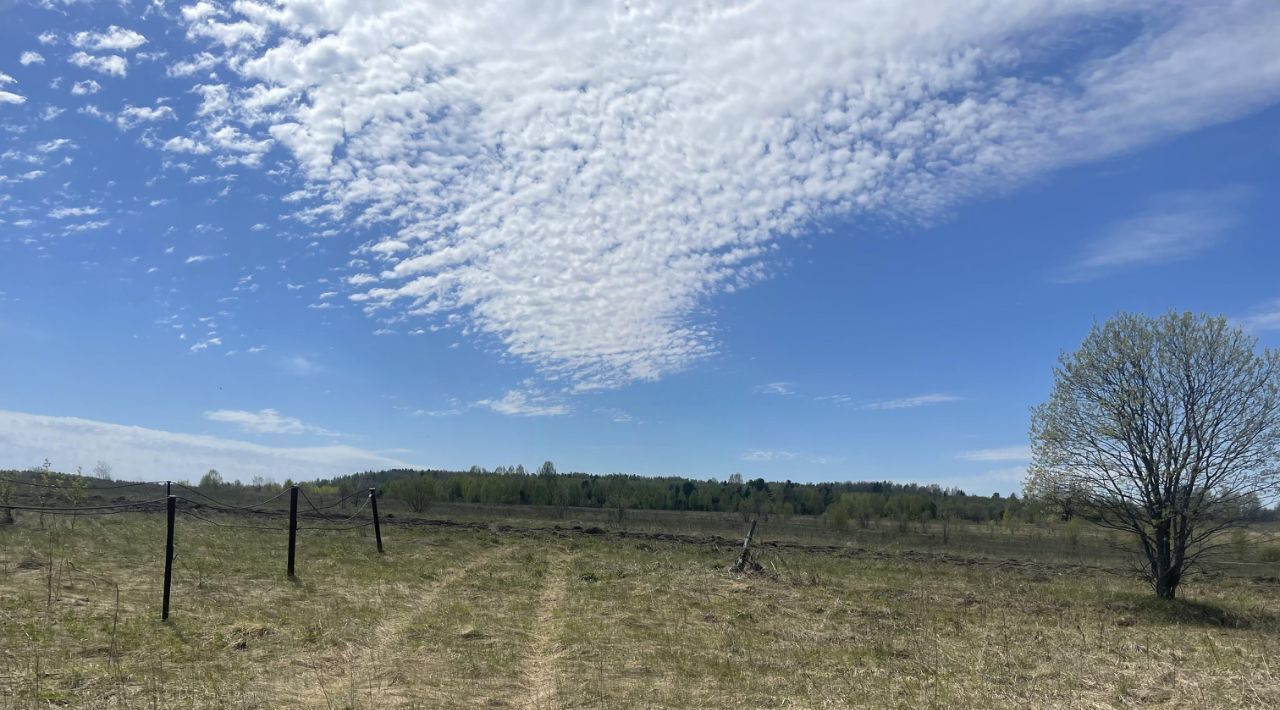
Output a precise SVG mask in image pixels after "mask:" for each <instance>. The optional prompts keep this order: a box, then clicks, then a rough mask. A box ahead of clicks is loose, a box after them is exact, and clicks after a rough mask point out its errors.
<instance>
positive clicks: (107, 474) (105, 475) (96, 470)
mask: <svg viewBox="0 0 1280 710" xmlns="http://www.w3.org/2000/svg"><path fill="white" fill-rule="evenodd" d="M93 475H94V477H95V478H101V479H102V480H104V481H110V480H111V464H109V463H107V462H106V461H101V460H100V461H98V463H96V464H94V466H93Z"/></svg>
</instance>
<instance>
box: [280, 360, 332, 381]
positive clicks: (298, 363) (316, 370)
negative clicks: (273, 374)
mask: <svg viewBox="0 0 1280 710" xmlns="http://www.w3.org/2000/svg"><path fill="white" fill-rule="evenodd" d="M280 364H281V366H283V367H284V369H285V371H286V372H288V373H289V374H292V375H297V376H299V377H307V376H310V375H318V374H320V373H321V372H324V368H323V367H322V366H321V365H320V364H319V363H317V362H315V361H314V360H311V359H309V358H306V357H303V356H301V355H294V356H293V357H286V358H284V359H282V360H281V361H280Z"/></svg>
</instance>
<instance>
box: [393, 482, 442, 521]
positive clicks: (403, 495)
mask: <svg viewBox="0 0 1280 710" xmlns="http://www.w3.org/2000/svg"><path fill="white" fill-rule="evenodd" d="M387 494H388V495H390V496H391V497H393V498H398V499H399V500H401V501H404V504H405V505H407V506H409V510H412V511H413V512H415V513H425V512H426V511H427V508H430V507H431V504H432V503H433V502H435V500H436V499H437V498H439V490H438V489H437V487H436V482H435V481H433V480H431V479H430V478H402V479H400V480H398V481H392V482H391V485H389V486H387Z"/></svg>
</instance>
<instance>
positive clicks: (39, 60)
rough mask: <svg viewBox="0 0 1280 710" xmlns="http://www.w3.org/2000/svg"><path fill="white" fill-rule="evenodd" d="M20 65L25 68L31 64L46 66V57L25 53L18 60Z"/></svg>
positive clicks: (37, 53)
mask: <svg viewBox="0 0 1280 710" xmlns="http://www.w3.org/2000/svg"><path fill="white" fill-rule="evenodd" d="M18 63H19V64H21V65H22V66H24V67H25V66H27V65H30V64H44V56H43V55H41V54H40V53H39V52H23V53H22V56H21V57H19V58H18Z"/></svg>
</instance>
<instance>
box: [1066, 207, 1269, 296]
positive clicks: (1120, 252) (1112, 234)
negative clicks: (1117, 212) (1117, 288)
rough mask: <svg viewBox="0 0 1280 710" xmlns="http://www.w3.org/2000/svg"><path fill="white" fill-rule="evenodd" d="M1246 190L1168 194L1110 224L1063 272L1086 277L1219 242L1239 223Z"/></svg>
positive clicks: (1180, 256) (1157, 261)
mask: <svg viewBox="0 0 1280 710" xmlns="http://www.w3.org/2000/svg"><path fill="white" fill-rule="evenodd" d="M1249 196H1250V191H1249V190H1247V189H1245V188H1238V187H1237V188H1225V189H1221V190H1212V191H1201V192H1177V193H1167V194H1164V195H1160V196H1158V197H1156V198H1153V199H1152V200H1151V202H1150V204H1148V205H1147V207H1146V209H1144V210H1143V211H1142V212H1140V213H1138V214H1136V215H1134V216H1132V217H1129V218H1127V219H1124V220H1121V221H1120V222H1117V223H1116V224H1114V225H1112V226H1111V227H1110V228H1109V229H1108V230H1107V231H1106V233H1105V234H1103V236H1102V237H1101V238H1100V239H1099V240H1098V241H1097V242H1096V243H1095V244H1093V246H1091V247H1090V248H1089V251H1088V252H1087V253H1086V254H1085V255H1084V256H1083V257H1082V258H1081V259H1080V260H1079V261H1077V262H1076V263H1075V264H1073V265H1071V267H1069V268H1068V269H1067V271H1066V272H1065V273H1064V274H1063V275H1062V280H1064V281H1085V280H1088V279H1092V278H1096V277H1098V276H1102V275H1104V274H1107V273H1111V272H1113V271H1116V270H1119V269H1122V268H1125V267H1131V266H1140V265H1146V264H1160V263H1164V262H1169V261H1178V260H1182V259H1188V258H1191V257H1193V256H1196V255H1197V254H1200V253H1202V252H1204V251H1205V250H1207V249H1209V248H1210V247H1212V246H1213V245H1215V244H1217V243H1218V242H1219V241H1221V240H1222V239H1223V238H1225V237H1226V235H1227V234H1228V233H1229V232H1230V230H1231V228H1232V227H1234V226H1235V225H1236V223H1237V222H1238V221H1239V217H1238V214H1239V212H1240V210H1241V208H1242V207H1243V206H1244V204H1245V203H1246V202H1247V201H1248V199H1249Z"/></svg>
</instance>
